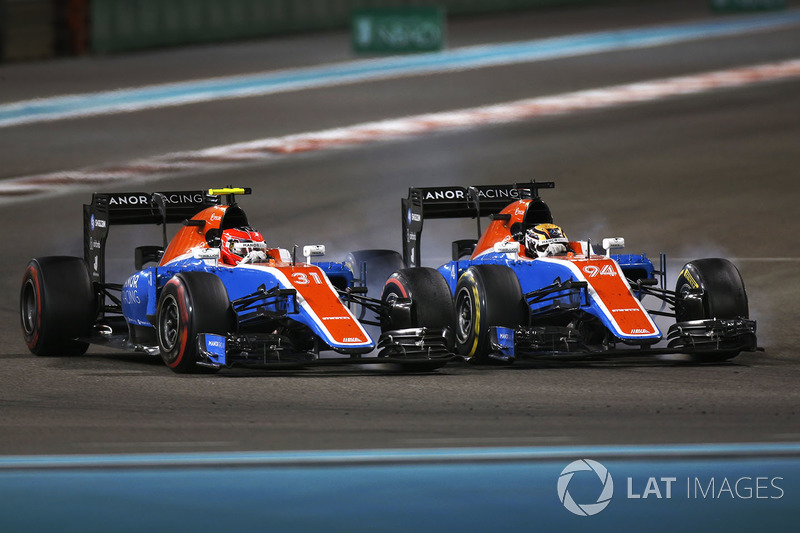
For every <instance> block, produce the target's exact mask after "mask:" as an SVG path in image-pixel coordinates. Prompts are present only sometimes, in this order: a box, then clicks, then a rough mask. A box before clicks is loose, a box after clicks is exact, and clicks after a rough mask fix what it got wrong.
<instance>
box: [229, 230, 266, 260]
mask: <svg viewBox="0 0 800 533" xmlns="http://www.w3.org/2000/svg"><path fill="white" fill-rule="evenodd" d="M266 248H267V245H266V243H265V242H264V237H263V236H262V235H261V234H260V233H259V232H257V231H256V230H254V229H253V228H251V227H250V226H240V227H237V228H231V229H226V230H223V231H222V235H221V236H220V252H221V254H222V261H223V262H225V263H227V264H229V265H237V264H239V263H240V262H241V261H242V260H243V259H244V258H245V257H247V255H248V254H249V253H250V252H253V251H256V250H258V251H264V250H266Z"/></svg>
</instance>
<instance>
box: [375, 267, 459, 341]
mask: <svg viewBox="0 0 800 533" xmlns="http://www.w3.org/2000/svg"><path fill="white" fill-rule="evenodd" d="M392 297H397V298H408V299H410V300H411V302H412V303H411V323H410V324H402V325H398V324H394V325H392V326H391V329H403V328H406V327H408V328H412V327H414V328H421V327H424V328H432V329H441V328H452V327H453V326H454V324H455V319H454V316H453V303H452V298H451V296H450V287H449V285H448V284H447V281H445V279H444V277H443V276H442V275H441V273H439V271H438V270H436V269H433V268H425V267H417V268H404V269H401V270H398V271H397V272H395V273H393V274H392V275H391V276H389V279H388V280H386V284H385V285H384V288H383V293H382V294H381V299H382V300H383V301H387V300H389V299H391V298H392Z"/></svg>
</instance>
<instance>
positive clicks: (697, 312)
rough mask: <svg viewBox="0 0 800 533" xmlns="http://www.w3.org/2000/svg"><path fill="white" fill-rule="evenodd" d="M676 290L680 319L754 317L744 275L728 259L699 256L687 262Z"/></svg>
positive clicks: (721, 355) (716, 356)
mask: <svg viewBox="0 0 800 533" xmlns="http://www.w3.org/2000/svg"><path fill="white" fill-rule="evenodd" d="M675 292H676V293H677V303H676V306H675V319H676V322H686V321H689V320H705V319H709V318H713V319H720V320H726V319H734V318H749V316H750V315H749V308H748V303H747V291H746V290H745V287H744V281H743V280H742V276H741V274H740V273H739V270H738V269H737V268H736V266H735V265H734V264H733V263H731V262H730V261H728V260H727V259H696V260H694V261H690V262H689V263H686V264H685V265H684V266H683V268H682V269H681V272H680V274H678V281H677V282H676V284H675ZM698 292H699V294H698ZM737 355H739V352H738V351H727V352H718V353H708V354H695V355H694V356H693V358H694V359H695V360H696V361H698V362H718V361H727V360H729V359H733V358H734V357H736V356H737Z"/></svg>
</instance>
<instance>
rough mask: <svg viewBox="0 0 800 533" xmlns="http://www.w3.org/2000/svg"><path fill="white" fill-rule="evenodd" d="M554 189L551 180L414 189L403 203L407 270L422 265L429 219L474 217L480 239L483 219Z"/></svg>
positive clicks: (404, 250)
mask: <svg viewBox="0 0 800 533" xmlns="http://www.w3.org/2000/svg"><path fill="white" fill-rule="evenodd" d="M554 187H555V183H554V182H552V181H541V182H536V181H532V182H530V183H513V184H508V185H474V186H471V187H460V186H451V187H411V188H410V189H409V190H408V198H403V199H402V200H401V217H402V218H401V220H402V227H403V262H404V263H405V265H406V267H416V266H420V264H421V262H420V248H421V242H420V237H421V235H422V225H423V222H424V221H425V219H426V218H428V219H431V218H475V219H477V221H478V237H479V238H480V233H481V229H480V228H481V223H480V218H481V217H485V216H490V215H496V214H497V213H499V212H500V211H502V210H503V209H504V208H505V207H506V206H508V204H510V203H512V202H514V201H516V200H522V199H525V198H538V197H539V189H552V188H554Z"/></svg>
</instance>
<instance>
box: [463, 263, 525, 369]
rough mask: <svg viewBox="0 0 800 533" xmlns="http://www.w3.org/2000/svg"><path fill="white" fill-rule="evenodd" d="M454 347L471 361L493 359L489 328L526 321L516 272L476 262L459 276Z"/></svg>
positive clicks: (516, 324)
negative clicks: (490, 355) (476, 263)
mask: <svg viewBox="0 0 800 533" xmlns="http://www.w3.org/2000/svg"><path fill="white" fill-rule="evenodd" d="M454 306H455V313H456V348H457V349H458V352H459V353H460V354H461V355H463V356H464V357H466V358H467V359H468V360H469V361H470V362H472V363H476V364H487V363H495V362H496V360H495V359H492V358H491V357H489V354H490V352H491V342H490V340H489V329H490V328H491V327H493V326H503V327H508V328H516V327H517V326H521V325H524V324H526V323H527V316H528V314H527V305H526V303H525V300H524V299H523V298H522V288H521V287H520V284H519V280H518V279H517V276H516V274H515V273H514V271H513V270H511V269H510V268H508V267H506V266H503V265H476V266H471V267H469V268H468V269H467V271H466V272H464V274H462V276H461V278H460V279H459V280H458V285H457V286H456V294H455V302H454Z"/></svg>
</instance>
